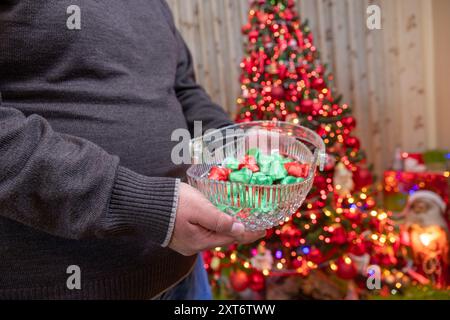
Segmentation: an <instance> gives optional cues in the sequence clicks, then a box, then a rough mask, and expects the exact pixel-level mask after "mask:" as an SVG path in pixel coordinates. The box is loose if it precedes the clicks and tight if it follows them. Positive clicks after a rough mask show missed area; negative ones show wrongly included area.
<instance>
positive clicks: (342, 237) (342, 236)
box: [330, 227, 347, 245]
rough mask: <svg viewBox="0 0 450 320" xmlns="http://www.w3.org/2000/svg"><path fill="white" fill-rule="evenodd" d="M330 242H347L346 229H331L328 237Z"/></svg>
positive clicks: (338, 243)
mask: <svg viewBox="0 0 450 320" xmlns="http://www.w3.org/2000/svg"><path fill="white" fill-rule="evenodd" d="M330 240H331V243H334V244H337V245H341V244H344V243H346V242H347V231H345V229H344V227H336V228H334V229H333V232H332V233H331V237H330Z"/></svg>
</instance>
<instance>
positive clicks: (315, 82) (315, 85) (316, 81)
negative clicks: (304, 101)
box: [311, 78, 325, 90]
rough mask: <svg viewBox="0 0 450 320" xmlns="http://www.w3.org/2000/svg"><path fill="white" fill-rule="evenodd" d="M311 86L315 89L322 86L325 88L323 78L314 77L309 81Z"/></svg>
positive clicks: (320, 88)
mask: <svg viewBox="0 0 450 320" xmlns="http://www.w3.org/2000/svg"><path fill="white" fill-rule="evenodd" d="M311 87H313V88H314V89H316V90H322V89H323V88H325V81H324V80H323V78H315V79H314V80H313V81H312V83H311Z"/></svg>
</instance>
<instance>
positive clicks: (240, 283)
mask: <svg viewBox="0 0 450 320" xmlns="http://www.w3.org/2000/svg"><path fill="white" fill-rule="evenodd" d="M230 284H231V286H232V287H233V290H234V291H236V292H241V291H244V290H245V289H247V288H248V286H249V284H250V279H249V276H248V275H247V274H246V273H245V272H244V271H242V270H238V271H232V272H231V273H230Z"/></svg>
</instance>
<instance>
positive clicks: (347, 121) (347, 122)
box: [341, 117, 356, 130]
mask: <svg viewBox="0 0 450 320" xmlns="http://www.w3.org/2000/svg"><path fill="white" fill-rule="evenodd" d="M341 122H342V124H343V125H344V126H345V127H346V128H347V129H349V130H353V129H354V128H355V127H356V120H355V118H353V117H345V118H343V119H342V120H341Z"/></svg>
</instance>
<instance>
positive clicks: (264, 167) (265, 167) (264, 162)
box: [258, 154, 273, 175]
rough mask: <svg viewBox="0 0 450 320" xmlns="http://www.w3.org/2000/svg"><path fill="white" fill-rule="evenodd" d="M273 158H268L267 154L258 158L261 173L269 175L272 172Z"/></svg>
mask: <svg viewBox="0 0 450 320" xmlns="http://www.w3.org/2000/svg"><path fill="white" fill-rule="evenodd" d="M272 160H273V158H272V156H268V155H265V154H259V157H258V166H259V171H260V172H262V173H264V174H265V175H268V174H269V171H270V164H271V163H272Z"/></svg>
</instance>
